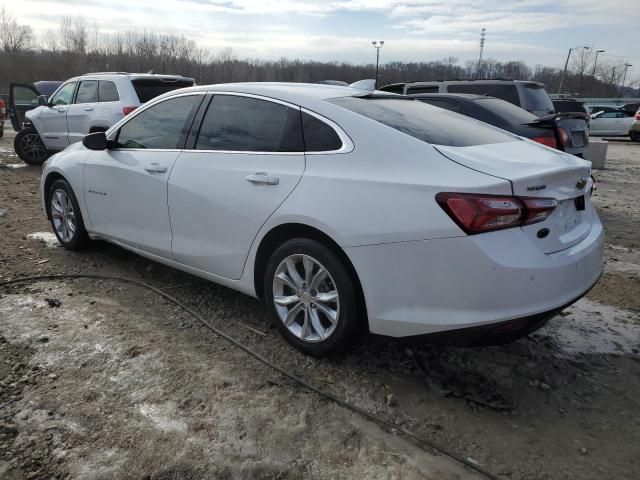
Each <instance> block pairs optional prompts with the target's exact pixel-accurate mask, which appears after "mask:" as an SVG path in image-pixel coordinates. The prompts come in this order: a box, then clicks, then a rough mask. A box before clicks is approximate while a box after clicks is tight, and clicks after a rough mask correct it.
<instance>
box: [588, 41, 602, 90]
mask: <svg viewBox="0 0 640 480" xmlns="http://www.w3.org/2000/svg"><path fill="white" fill-rule="evenodd" d="M599 53H604V50H596V59H595V60H594V61H593V73H592V74H591V84H590V85H589V94H590V95H593V81H594V80H595V78H596V67H597V66H598V54H599Z"/></svg>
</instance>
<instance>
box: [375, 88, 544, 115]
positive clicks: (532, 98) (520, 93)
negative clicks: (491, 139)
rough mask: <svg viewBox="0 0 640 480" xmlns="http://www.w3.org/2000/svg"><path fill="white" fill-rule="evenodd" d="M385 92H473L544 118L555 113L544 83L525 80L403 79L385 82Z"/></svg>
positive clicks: (407, 93) (408, 93) (405, 93)
mask: <svg viewBox="0 0 640 480" xmlns="http://www.w3.org/2000/svg"><path fill="white" fill-rule="evenodd" d="M380 90H383V91H385V92H393V93H400V94H404V95H411V94H417V93H472V94H475V95H486V96H488V97H496V98H500V99H502V100H506V101H507V102H509V103H513V104H514V105H517V106H518V107H520V108H524V109H525V110H527V111H529V112H531V113H533V114H534V115H536V116H537V117H544V116H547V115H552V114H553V113H555V110H554V107H553V102H552V101H551V98H550V97H549V94H548V93H547V91H546V90H545V89H544V84H542V83H539V82H530V81H526V80H445V81H433V82H403V83H393V84H391V85H386V86H384V87H382V88H380Z"/></svg>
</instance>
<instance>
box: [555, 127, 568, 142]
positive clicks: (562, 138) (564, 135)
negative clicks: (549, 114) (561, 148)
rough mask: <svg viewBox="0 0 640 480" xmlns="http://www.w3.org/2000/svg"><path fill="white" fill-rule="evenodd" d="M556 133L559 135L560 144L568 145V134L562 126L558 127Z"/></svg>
mask: <svg viewBox="0 0 640 480" xmlns="http://www.w3.org/2000/svg"><path fill="white" fill-rule="evenodd" d="M558 134H559V135H560V142H562V145H568V144H569V134H568V133H567V131H566V130H565V129H564V128H558Z"/></svg>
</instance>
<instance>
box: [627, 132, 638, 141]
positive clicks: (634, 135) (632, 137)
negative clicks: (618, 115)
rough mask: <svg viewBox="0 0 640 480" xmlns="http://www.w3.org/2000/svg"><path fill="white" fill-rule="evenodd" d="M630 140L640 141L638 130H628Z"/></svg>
mask: <svg viewBox="0 0 640 480" xmlns="http://www.w3.org/2000/svg"><path fill="white" fill-rule="evenodd" d="M629 136H630V137H631V141H632V142H640V132H629Z"/></svg>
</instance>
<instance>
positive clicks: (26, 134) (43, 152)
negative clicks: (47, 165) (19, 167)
mask: <svg viewBox="0 0 640 480" xmlns="http://www.w3.org/2000/svg"><path fill="white" fill-rule="evenodd" d="M13 147H14V149H15V151H16V153H17V154H18V156H19V157H20V158H21V159H22V160H23V161H24V162H26V163H28V164H29V165H42V164H43V163H44V161H45V160H46V159H47V157H49V152H48V151H47V147H45V145H44V143H43V142H42V139H41V138H40V135H39V134H38V132H37V130H36V129H35V128H33V127H30V128H24V129H22V130H20V131H19V132H18V133H17V134H16V137H15V139H14V140H13Z"/></svg>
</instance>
